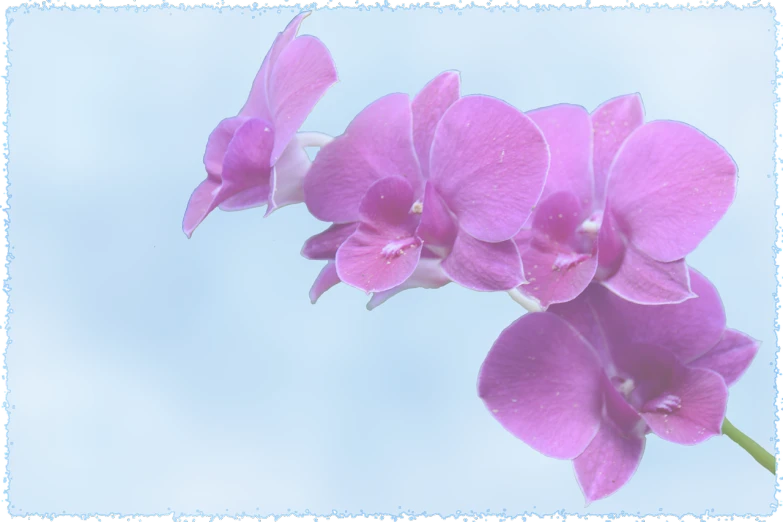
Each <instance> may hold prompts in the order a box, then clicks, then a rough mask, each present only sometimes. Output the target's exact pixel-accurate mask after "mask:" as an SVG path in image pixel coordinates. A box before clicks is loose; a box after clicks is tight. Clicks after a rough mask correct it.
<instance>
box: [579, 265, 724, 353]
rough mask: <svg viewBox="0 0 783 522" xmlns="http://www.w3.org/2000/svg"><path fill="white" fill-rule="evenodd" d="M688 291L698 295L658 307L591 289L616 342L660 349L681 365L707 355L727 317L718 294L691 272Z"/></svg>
mask: <svg viewBox="0 0 783 522" xmlns="http://www.w3.org/2000/svg"><path fill="white" fill-rule="evenodd" d="M689 274H690V282H691V288H692V289H693V292H694V293H695V294H696V295H698V297H694V298H692V299H688V300H687V301H683V302H682V303H677V304H666V305H660V306H649V305H639V304H635V303H631V302H629V301H627V300H626V299H623V298H621V297H619V296H617V295H614V294H612V293H611V292H607V291H606V290H603V289H601V288H600V287H597V286H596V287H592V288H591V289H590V290H588V292H589V297H590V299H591V302H592V304H593V306H594V307H595V308H596V309H597V311H598V312H599V313H600V314H601V316H602V317H605V318H606V321H605V322H606V324H605V326H604V329H605V331H606V332H607V333H608V334H610V335H611V336H612V337H613V339H614V341H615V342H616V343H624V344H648V345H657V346H662V347H664V348H666V349H667V350H669V351H670V352H672V353H673V354H674V355H675V356H676V357H677V358H678V359H679V360H680V361H681V362H683V363H685V364H690V361H692V360H693V359H695V358H697V357H699V356H701V355H703V354H705V353H707V352H709V351H710V350H712V349H713V347H714V346H715V345H716V344H717V343H718V341H719V340H720V339H721V336H722V335H723V332H724V329H725V327H726V314H725V312H724V310H723V303H722V302H721V299H720V296H719V295H718V291H717V290H716V289H715V287H714V286H713V285H712V283H710V282H709V280H708V279H707V278H706V277H704V276H703V275H701V274H700V273H699V272H697V271H696V270H694V269H690V270H689Z"/></svg>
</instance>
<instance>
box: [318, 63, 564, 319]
mask: <svg viewBox="0 0 783 522" xmlns="http://www.w3.org/2000/svg"><path fill="white" fill-rule="evenodd" d="M548 164H549V152H548V149H547V146H546V143H545V142H544V139H543V136H542V134H541V132H540V131H539V130H538V128H537V127H536V126H535V124H534V123H533V122H532V121H531V120H530V118H528V117H527V116H525V115H524V114H522V113H521V112H519V111H518V110H516V109H514V108H513V107H511V106H509V105H507V104H506V103H504V102H502V101H500V100H497V99H495V98H490V97H488V96H466V97H462V98H460V97H459V76H458V74H457V73H454V72H446V73H443V74H441V75H439V76H438V77H436V78H435V79H434V80H433V81H432V82H430V83H429V84H428V85H427V86H426V87H425V88H424V89H423V90H422V91H421V92H420V93H419V94H418V95H417V96H416V97H415V98H414V100H413V102H411V100H410V99H409V97H408V96H407V95H405V94H390V95H388V96H385V97H383V98H381V99H379V100H377V101H375V102H373V103H372V104H370V105H369V106H368V107H367V108H365V109H364V110H363V111H362V112H361V113H359V115H357V116H356V118H355V119H354V120H353V121H352V122H351V123H350V124H349V125H348V128H347V129H346V131H345V133H344V134H343V135H342V136H339V137H338V138H336V139H335V140H334V141H333V142H331V143H329V144H328V145H327V146H325V147H324V148H323V149H322V150H321V151H320V152H319V154H318V156H317V157H316V159H315V161H314V162H313V165H312V167H311V169H310V171H309V173H308V175H307V178H306V179H305V184H304V193H305V203H306V204H307V207H308V209H309V210H310V212H311V213H312V214H313V215H314V216H315V217H316V218H318V219H321V220H323V221H331V222H333V223H334V224H333V225H332V227H330V228H329V229H328V230H327V231H325V232H324V233H322V234H319V235H318V236H315V237H314V238H311V239H310V240H308V242H307V243H306V244H305V248H304V249H303V254H304V255H305V257H309V258H312V259H318V258H321V259H327V260H330V261H332V260H333V263H334V264H333V265H327V268H326V269H325V271H324V272H323V273H322V275H321V276H319V280H318V281H316V287H318V288H326V287H328V286H329V284H327V283H336V282H337V281H342V282H345V283H347V284H349V285H351V286H355V287H357V288H361V289H362V290H365V291H366V292H373V293H376V294H380V297H379V299H377V300H376V301H378V300H380V301H382V300H383V299H384V298H388V297H389V296H390V295H391V294H389V293H388V292H391V293H392V294H393V293H396V292H398V291H400V290H402V289H404V288H407V287H411V286H419V285H424V286H428V287H434V286H437V285H439V286H442V285H443V284H445V283H446V282H448V280H449V279H450V280H453V281H455V282H457V283H459V284H461V285H463V286H466V287H468V288H471V289H475V290H508V289H511V288H514V287H516V286H517V285H519V284H521V283H522V282H524V275H523V272H522V265H521V261H520V257H519V251H518V249H517V246H516V244H515V243H514V241H513V239H512V238H513V237H514V236H515V235H516V233H517V232H518V231H519V230H520V228H521V227H522V224H523V223H524V222H525V221H526V220H527V218H528V216H529V215H530V213H531V210H532V207H533V205H534V204H535V202H536V201H537V199H538V196H539V194H540V192H541V190H542V188H543V184H544V181H545V178H546V172H547V168H548ZM327 244H328V246H329V248H325V249H322V250H323V251H318V248H315V247H316V245H318V246H319V248H321V247H323V246H324V245H327ZM314 291H316V288H315V287H314ZM316 294H318V291H316ZM371 304H372V303H371Z"/></svg>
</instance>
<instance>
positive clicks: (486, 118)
mask: <svg viewBox="0 0 783 522" xmlns="http://www.w3.org/2000/svg"><path fill="white" fill-rule="evenodd" d="M548 168H549V151H548V149H547V145H546V141H544V136H543V134H542V133H541V131H540V130H539V129H538V127H536V125H535V123H533V121H532V120H531V119H530V118H528V117H527V116H525V115H524V114H522V113H521V112H519V111H518V110H517V109H515V108H513V107H511V106H510V105H508V104H506V103H504V102H502V101H500V100H498V99H495V98H490V97H488V96H466V97H464V98H460V99H459V100H457V101H456V102H455V103H454V104H453V105H452V106H451V107H449V109H448V110H447V111H446V113H445V114H444V115H443V118H441V120H440V123H438V126H437V128H436V129H435V137H434V139H433V143H432V150H431V152H430V180H431V182H432V183H433V185H434V186H435V188H436V189H437V191H438V194H440V196H441V197H442V198H443V200H444V202H445V203H446V206H448V208H449V209H450V210H451V211H452V212H453V213H454V214H455V215H456V217H457V220H458V221H459V224H460V227H461V228H462V230H464V231H465V232H467V233H468V234H470V235H472V236H473V237H475V238H476V239H480V240H482V241H503V240H506V239H510V238H512V237H514V235H515V234H516V233H517V232H518V231H519V229H520V228H522V225H523V224H524V222H525V221H526V220H527V218H528V216H530V214H531V211H532V208H533V206H534V205H535V204H536V202H537V201H538V198H539V196H540V195H541V191H542V189H543V187H544V181H545V179H546V173H547V169H548Z"/></svg>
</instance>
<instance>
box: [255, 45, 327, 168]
mask: <svg viewBox="0 0 783 522" xmlns="http://www.w3.org/2000/svg"><path fill="white" fill-rule="evenodd" d="M336 81H337V70H336V69H335V67H334V62H333V61H332V57H331V55H330V54H329V50H328V49H327V48H326V46H325V45H324V44H323V43H322V42H321V41H320V40H318V39H317V38H315V37H313V36H300V37H298V38H296V39H294V40H293V41H292V42H291V43H290V44H288V46H286V48H285V49H284V50H283V51H282V52H281V53H280V56H279V57H278V59H277V61H276V63H275V65H274V68H273V69H271V71H270V73H269V81H268V84H267V85H268V89H269V90H268V100H269V111H270V115H271V118H272V122H273V124H274V128H275V146H274V148H273V149H272V155H271V158H270V165H274V164H275V163H276V162H277V160H278V158H279V157H280V155H281V154H283V150H285V148H286V147H287V146H288V144H289V142H290V141H291V139H292V138H293V137H294V135H295V134H296V132H297V131H298V130H299V127H301V126H302V124H303V123H304V122H305V120H306V119H307V116H308V115H309V114H310V111H312V110H313V107H315V105H316V103H318V100H320V99H321V97H323V95H324V94H325V93H326V91H327V90H328V89H329V87H331V86H332V85H333V84H334V83H335V82H336Z"/></svg>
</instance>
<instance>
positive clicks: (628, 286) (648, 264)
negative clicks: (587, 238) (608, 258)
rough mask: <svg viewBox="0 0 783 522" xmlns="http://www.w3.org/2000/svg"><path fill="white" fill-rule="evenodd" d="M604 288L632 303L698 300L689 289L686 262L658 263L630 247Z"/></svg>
mask: <svg viewBox="0 0 783 522" xmlns="http://www.w3.org/2000/svg"><path fill="white" fill-rule="evenodd" d="M601 284H602V285H604V286H605V287H606V288H608V289H609V290H611V291H612V292H614V293H615V294H617V295H619V296H620V297H622V298H623V299H626V300H628V301H630V302H632V303H638V304H647V305H658V304H674V303H681V302H683V301H685V300H686V299H691V298H692V297H695V295H694V294H693V292H691V290H690V284H689V280H688V265H686V264H685V260H684V259H680V260H678V261H672V262H668V263H665V262H662V261H656V260H655V259H652V258H651V257H649V256H647V255H645V254H644V253H642V252H639V251H638V250H637V249H636V248H634V247H633V246H631V245H628V247H627V248H626V249H625V254H624V257H623V260H622V264H621V265H620V269H619V270H618V271H617V272H615V274H614V275H613V276H612V277H610V278H609V279H607V280H605V281H602V282H601Z"/></svg>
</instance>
